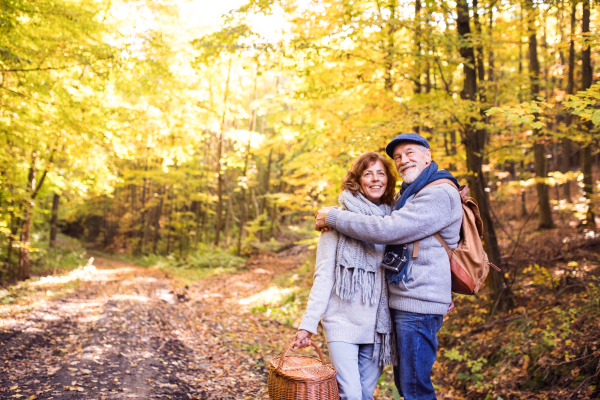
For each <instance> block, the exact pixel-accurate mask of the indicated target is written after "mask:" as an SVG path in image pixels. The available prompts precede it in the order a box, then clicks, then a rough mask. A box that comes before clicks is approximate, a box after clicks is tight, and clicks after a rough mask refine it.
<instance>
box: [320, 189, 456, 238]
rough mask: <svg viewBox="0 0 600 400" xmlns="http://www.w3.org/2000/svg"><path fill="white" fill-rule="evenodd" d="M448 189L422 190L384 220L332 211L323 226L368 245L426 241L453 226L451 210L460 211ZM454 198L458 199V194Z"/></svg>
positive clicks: (376, 217) (377, 217)
mask: <svg viewBox="0 0 600 400" xmlns="http://www.w3.org/2000/svg"><path fill="white" fill-rule="evenodd" d="M443 186H447V187H448V188H444V187H443ZM449 189H452V188H451V187H450V185H445V184H444V185H436V186H432V187H429V188H427V189H424V190H423V191H422V192H420V193H419V194H418V195H417V198H415V199H413V200H412V201H411V202H410V203H408V204H406V205H405V206H404V207H402V208H401V209H400V210H398V211H394V212H392V214H391V215H389V216H386V217H383V218H382V217H379V216H367V215H362V214H357V213H352V212H348V211H341V210H335V209H332V210H329V212H328V213H327V217H326V224H327V226H329V227H331V228H334V229H336V230H337V231H338V232H341V233H343V234H345V235H348V236H350V237H353V238H355V239H358V240H364V241H365V242H369V243H377V244H403V243H411V242H414V241H417V240H421V239H424V238H426V237H429V236H431V235H433V234H434V233H436V232H439V231H441V230H442V229H444V228H445V227H447V226H448V225H450V224H451V223H452V222H453V216H454V215H455V214H454V212H453V208H454V207H461V204H460V199H459V200H458V201H456V199H454V201H453V199H452V197H451V194H450V193H448V192H449ZM452 190H455V189H452ZM455 191H456V190H455ZM456 197H457V198H458V197H459V195H458V192H456Z"/></svg>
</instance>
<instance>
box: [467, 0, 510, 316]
mask: <svg viewBox="0 0 600 400" xmlns="http://www.w3.org/2000/svg"><path fill="white" fill-rule="evenodd" d="M456 6H457V16H458V18H457V20H456V27H457V30H458V34H459V35H460V36H461V38H463V39H467V38H470V36H471V27H470V24H469V6H468V4H467V0H458V1H457V3H456ZM467 43H468V42H467ZM459 51H460V55H461V56H462V58H464V59H465V62H463V73H464V87H463V91H462V93H461V96H462V98H463V99H467V100H471V101H476V98H477V74H476V71H475V68H474V66H475V65H476V63H475V51H474V49H473V46H471V45H469V44H465V45H463V46H461V47H460V48H459ZM472 122H473V121H468V123H467V124H466V125H465V129H464V131H463V133H464V139H465V140H464V145H465V150H466V153H467V166H468V169H469V178H468V179H469V184H470V186H471V190H472V193H473V197H475V200H476V201H477V203H478V204H479V211H480V214H481V219H482V220H483V228H484V237H483V239H484V246H485V250H486V252H487V254H488V258H489V260H490V261H491V262H492V263H494V264H497V265H499V264H500V247H499V246H498V238H497V237H496V231H495V228H494V223H493V220H492V215H491V208H490V200H489V196H488V193H487V192H486V191H485V188H486V187H487V182H486V179H485V175H484V173H483V168H482V167H483V157H484V154H485V131H484V130H483V129H477V130H476V129H474V128H473V126H472ZM488 284H489V286H490V289H491V291H492V298H493V299H495V300H496V301H497V302H498V306H497V307H498V309H499V310H506V309H508V308H510V307H511V306H512V302H511V300H510V299H511V297H510V296H508V293H505V292H506V288H507V286H506V283H505V281H504V277H503V275H502V274H501V273H499V272H498V271H496V270H495V269H491V271H490V274H489V278H488Z"/></svg>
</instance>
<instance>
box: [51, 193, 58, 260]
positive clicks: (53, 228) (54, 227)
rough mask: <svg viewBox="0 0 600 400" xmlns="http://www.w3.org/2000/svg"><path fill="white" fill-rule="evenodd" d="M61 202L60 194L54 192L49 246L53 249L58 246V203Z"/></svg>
mask: <svg viewBox="0 0 600 400" xmlns="http://www.w3.org/2000/svg"><path fill="white" fill-rule="evenodd" d="M59 202H60V196H59V195H58V194H56V193H54V196H53V198H52V218H51V219H50V243H49V247H50V248H51V249H53V248H54V247H56V231H57V224H58V204H59Z"/></svg>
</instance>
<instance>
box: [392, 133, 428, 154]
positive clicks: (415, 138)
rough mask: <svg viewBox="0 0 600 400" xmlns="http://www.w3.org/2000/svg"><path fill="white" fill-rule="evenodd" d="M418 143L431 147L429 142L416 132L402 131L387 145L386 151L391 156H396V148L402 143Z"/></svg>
mask: <svg viewBox="0 0 600 400" xmlns="http://www.w3.org/2000/svg"><path fill="white" fill-rule="evenodd" d="M407 142H408V143H416V144H420V145H421V146H425V148H427V149H429V148H430V147H429V142H428V141H427V139H425V138H424V137H423V136H421V135H417V134H416V133H402V134H400V135H398V136H396V137H395V138H394V140H392V141H391V142H390V143H389V144H388V145H387V146H386V147H385V152H386V153H387V155H388V156H390V158H394V149H395V148H396V146H398V145H399V144H400V143H407Z"/></svg>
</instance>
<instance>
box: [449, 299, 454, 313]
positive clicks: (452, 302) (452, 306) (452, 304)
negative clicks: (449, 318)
mask: <svg viewBox="0 0 600 400" xmlns="http://www.w3.org/2000/svg"><path fill="white" fill-rule="evenodd" d="M452 310H454V295H452V301H451V302H450V305H449V306H448V312H450V311H452Z"/></svg>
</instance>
